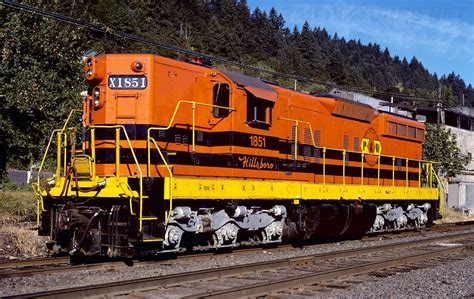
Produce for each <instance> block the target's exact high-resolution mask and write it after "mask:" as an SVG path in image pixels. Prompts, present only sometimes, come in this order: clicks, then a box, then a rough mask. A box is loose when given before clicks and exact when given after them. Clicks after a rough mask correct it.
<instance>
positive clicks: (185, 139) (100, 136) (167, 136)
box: [86, 124, 418, 170]
mask: <svg viewBox="0 0 474 299" xmlns="http://www.w3.org/2000/svg"><path fill="white" fill-rule="evenodd" d="M123 126H124V127H125V129H126V130H127V134H128V136H129V138H130V139H131V140H146V139H147V130H148V128H150V127H156V126H153V125H140V124H137V125H123ZM95 136H96V140H97V141H98V142H100V141H102V140H110V141H114V140H115V129H96V133H95ZM151 136H152V137H153V138H154V139H155V140H156V141H159V142H167V143H174V144H185V145H190V144H192V130H191V126H188V128H170V129H168V130H166V131H156V130H154V131H152V132H151ZM252 136H257V137H265V147H264V148H263V147H262V148H259V147H254V146H252V144H251V137H252ZM89 139H90V135H89V134H86V140H89ZM120 139H121V140H126V138H125V134H124V133H123V130H121V134H120ZM195 144H196V145H197V146H208V147H213V146H226V145H227V146H240V147H248V148H253V149H266V150H274V151H278V153H279V154H285V155H289V156H292V155H294V143H293V140H286V139H279V138H277V137H273V136H265V135H257V134H248V133H243V132H236V131H226V132H212V133H211V132H206V131H200V130H196V131H195ZM298 156H306V157H308V156H311V157H314V158H319V159H322V158H323V153H322V149H321V148H314V147H313V146H312V145H306V144H301V143H298ZM325 157H326V159H333V160H341V161H342V160H343V153H342V150H333V149H326V154H325ZM345 158H346V161H353V162H360V161H361V159H362V157H361V153H353V152H348V153H347V154H346V157H345ZM380 164H381V165H387V166H391V165H392V164H393V160H392V158H391V157H383V156H382V157H381V158H380ZM405 164H406V162H405V159H404V158H397V159H396V161H395V166H396V167H397V166H398V167H397V169H398V170H400V167H402V168H403V167H405ZM408 165H409V167H418V162H417V161H409V162H408Z"/></svg>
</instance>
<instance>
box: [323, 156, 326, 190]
mask: <svg viewBox="0 0 474 299" xmlns="http://www.w3.org/2000/svg"><path fill="white" fill-rule="evenodd" d="M323 185H326V147H323Z"/></svg>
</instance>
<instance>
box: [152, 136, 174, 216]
mask: <svg viewBox="0 0 474 299" xmlns="http://www.w3.org/2000/svg"><path fill="white" fill-rule="evenodd" d="M150 141H152V142H153V144H154V145H155V147H156V150H157V151H158V153H159V154H160V157H161V159H162V160H163V161H164V163H165V166H166V170H168V173H169V175H170V180H169V187H168V189H169V191H168V192H169V194H168V196H169V199H170V207H169V211H168V216H167V217H166V222H165V224H168V222H169V220H170V217H171V211H172V210H173V200H172V198H173V172H172V171H171V168H170V167H169V165H168V163H166V159H165V157H164V156H163V153H162V152H161V149H160V147H159V146H158V144H157V143H156V140H155V139H154V138H153V137H150Z"/></svg>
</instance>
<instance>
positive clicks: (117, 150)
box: [115, 128, 120, 178]
mask: <svg viewBox="0 0 474 299" xmlns="http://www.w3.org/2000/svg"><path fill="white" fill-rule="evenodd" d="M115 176H116V177H117V178H120V128H116V129H115Z"/></svg>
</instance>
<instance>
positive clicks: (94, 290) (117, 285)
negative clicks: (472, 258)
mask: <svg viewBox="0 0 474 299" xmlns="http://www.w3.org/2000/svg"><path fill="white" fill-rule="evenodd" d="M469 237H471V238H472V237H474V232H468V233H461V234H453V235H449V236H442V237H435V238H429V239H424V240H417V241H406V242H399V243H394V244H385V245H377V246H370V247H365V248H359V249H349V250H342V251H337V252H329V253H322V254H313V255H306V256H300V257H294V258H286V259H279V260H274V261H265V262H257V263H253V264H244V265H237V266H229V267H222V268H217V269H206V270H200V271H192V272H188V273H178V274H170V275H161V276H154V277H147V278H141V279H131V280H124V281H116V282H111V283H104V284H98V285H90V286H81V287H74V288H68V289H60V290H51V291H43V292H37V293H30V294H22V295H18V296H13V297H11V298H15V297H16V298H20V297H35V298H46V297H48V298H63V297H65V296H67V297H68V298H83V297H89V296H101V295H108V294H116V295H117V294H128V293H130V292H131V291H146V290H152V289H156V288H157V287H160V286H165V285H180V284H184V283H190V282H196V281H202V280H206V279H213V278H219V277H226V276H234V275H237V274H243V273H249V272H255V271H267V270H275V269H282V268H288V267H291V266H295V265H301V264H307V263H311V262H316V261H325V260H330V259H337V258H347V257H352V256H358V255H361V254H368V253H374V252H380V251H385V250H393V249H400V248H406V247H413V246H420V245H426V244H430V243H434V242H440V241H447V240H454V239H460V238H469ZM450 249H452V248H450Z"/></svg>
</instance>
